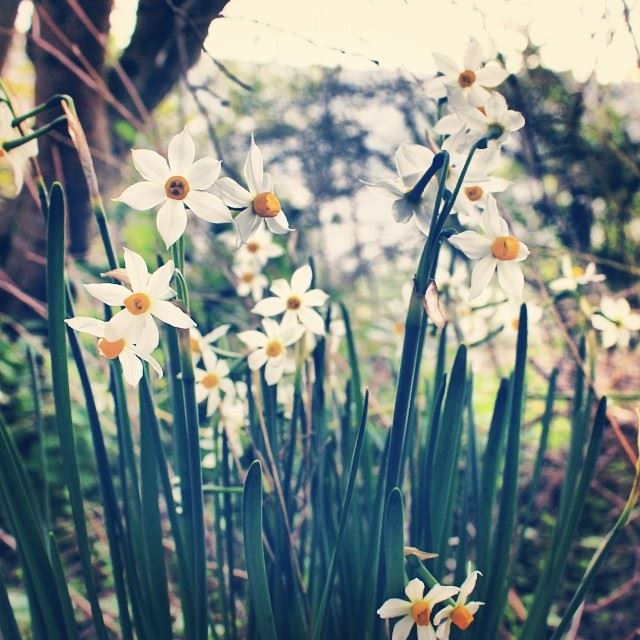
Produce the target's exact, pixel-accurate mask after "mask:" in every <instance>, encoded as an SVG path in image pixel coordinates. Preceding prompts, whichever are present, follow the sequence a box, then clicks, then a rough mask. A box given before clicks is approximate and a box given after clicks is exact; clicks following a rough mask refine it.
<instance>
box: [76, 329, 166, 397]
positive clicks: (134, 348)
mask: <svg viewBox="0 0 640 640" xmlns="http://www.w3.org/2000/svg"><path fill="white" fill-rule="evenodd" d="M65 322H66V323H67V324H68V325H69V326H70V327H71V328H72V329H73V330H74V331H80V332H81V333H88V334H89V335H91V336H95V337H96V338H98V351H99V352H100V355H101V356H103V357H104V358H106V359H107V360H114V359H115V358H118V360H119V361H120V364H121V365H122V373H123V375H124V379H125V380H126V381H127V382H128V383H129V384H130V385H131V386H132V387H137V386H138V383H139V382H140V379H141V378H142V373H143V369H142V361H143V360H144V361H145V362H148V363H149V364H150V365H151V368H152V369H153V370H154V371H155V372H156V373H157V374H158V376H159V377H162V367H161V366H160V365H159V364H158V361H157V360H156V359H155V358H153V356H151V351H153V349H155V347H156V345H152V344H151V343H150V342H147V344H135V343H134V338H135V336H133V335H132V334H130V333H127V332H121V331H120V330H119V328H118V326H117V325H115V324H114V322H113V318H112V319H111V320H110V321H109V322H105V321H104V320H98V319H97V318H86V317H83V316H75V317H74V318H69V319H68V320H65ZM151 342H152V341H151Z"/></svg>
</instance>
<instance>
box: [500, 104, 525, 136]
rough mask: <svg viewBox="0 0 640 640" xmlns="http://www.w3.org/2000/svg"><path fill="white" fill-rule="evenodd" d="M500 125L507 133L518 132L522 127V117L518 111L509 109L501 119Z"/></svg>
mask: <svg viewBox="0 0 640 640" xmlns="http://www.w3.org/2000/svg"><path fill="white" fill-rule="evenodd" d="M502 124H503V125H504V127H505V128H506V129H507V130H508V131H518V130H519V129H522V127H524V116H523V115H522V114H521V113H520V112H519V111H512V110H511V109H509V111H507V113H506V114H505V115H504V117H503V118H502Z"/></svg>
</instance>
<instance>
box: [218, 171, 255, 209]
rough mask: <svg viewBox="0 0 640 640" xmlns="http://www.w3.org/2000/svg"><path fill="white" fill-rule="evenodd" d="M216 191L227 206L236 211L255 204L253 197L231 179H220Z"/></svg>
mask: <svg viewBox="0 0 640 640" xmlns="http://www.w3.org/2000/svg"><path fill="white" fill-rule="evenodd" d="M214 190H215V192H216V193H217V194H218V195H219V196H220V197H221V198H222V200H224V202H225V204H226V205H227V206H229V207H233V208H234V209H240V208H243V207H248V206H250V205H251V203H252V202H253V196H252V195H251V194H250V193H249V192H248V191H247V190H246V189H245V188H244V187H241V186H240V185H239V184H238V183H237V182H236V181H235V180H232V179H231V178H220V180H218V182H216V184H215V187H214Z"/></svg>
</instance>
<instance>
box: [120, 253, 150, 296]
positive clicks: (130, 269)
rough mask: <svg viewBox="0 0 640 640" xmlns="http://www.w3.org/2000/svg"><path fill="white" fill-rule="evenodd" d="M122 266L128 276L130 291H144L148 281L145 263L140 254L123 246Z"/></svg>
mask: <svg viewBox="0 0 640 640" xmlns="http://www.w3.org/2000/svg"><path fill="white" fill-rule="evenodd" d="M124 267H125V269H126V270H127V275H128V276H129V283H130V285H131V291H134V292H135V291H144V290H145V289H146V288H147V282H148V281H149V271H148V270H147V263H146V262H145V261H144V260H143V258H142V256H141V255H140V254H138V253H136V252H135V251H131V250H129V249H127V248H126V247H125V248H124Z"/></svg>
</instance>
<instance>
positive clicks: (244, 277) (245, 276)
mask: <svg viewBox="0 0 640 640" xmlns="http://www.w3.org/2000/svg"><path fill="white" fill-rule="evenodd" d="M253 278H254V275H253V273H251V271H247V272H245V273H243V274H242V275H241V276H240V280H242V282H246V283H247V284H249V283H250V282H253Z"/></svg>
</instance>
